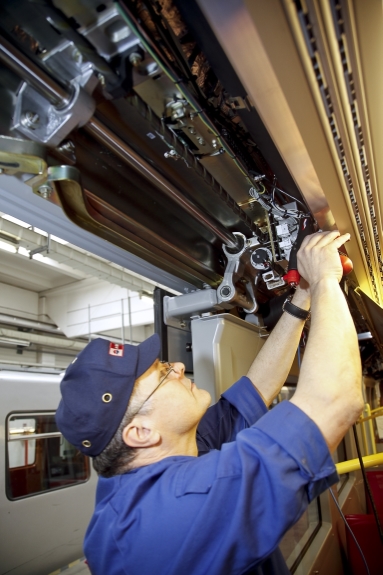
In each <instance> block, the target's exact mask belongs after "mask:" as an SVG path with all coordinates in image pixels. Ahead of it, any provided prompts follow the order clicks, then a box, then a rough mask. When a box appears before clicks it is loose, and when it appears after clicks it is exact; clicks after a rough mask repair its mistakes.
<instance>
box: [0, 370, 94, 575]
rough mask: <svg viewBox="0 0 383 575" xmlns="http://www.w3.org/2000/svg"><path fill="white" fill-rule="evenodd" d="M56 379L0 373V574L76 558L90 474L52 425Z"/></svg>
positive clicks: (38, 573)
mask: <svg viewBox="0 0 383 575" xmlns="http://www.w3.org/2000/svg"><path fill="white" fill-rule="evenodd" d="M60 380H61V377H60V376H59V375H53V374H46V373H40V372H37V373H29V372H18V371H0V393H1V408H0V410H1V414H0V421H1V439H0V457H1V461H2V462H3V465H2V473H1V475H0V513H1V517H2V520H1V527H0V557H1V560H0V572H1V574H2V575H3V574H4V575H5V573H14V574H17V575H42V574H43V573H44V574H48V573H51V572H53V571H56V570H57V569H58V568H60V567H64V566H66V565H68V564H70V563H71V562H73V561H75V560H77V559H79V558H81V557H82V556H83V551H82V542H83V537H84V533H85V529H86V526H87V524H88V522H89V519H90V516H91V513H92V509H93V504H94V495H95V486H96V479H97V477H96V473H95V472H94V471H93V470H92V466H91V464H90V462H89V459H88V458H87V457H85V456H83V455H82V454H81V453H79V452H78V451H77V450H76V449H74V448H73V446H71V445H70V444H68V442H67V441H66V440H65V439H64V438H63V437H62V435H61V433H60V432H59V431H58V429H57V427H56V424H55V420H54V414H55V410H56V408H57V405H58V402H59V398H60V391H59V384H60Z"/></svg>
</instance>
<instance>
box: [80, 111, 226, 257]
mask: <svg viewBox="0 0 383 575" xmlns="http://www.w3.org/2000/svg"><path fill="white" fill-rule="evenodd" d="M84 128H85V130H86V131H87V132H88V133H90V134H91V135H92V136H93V137H95V138H96V139H97V140H98V141H99V142H101V143H102V144H104V145H105V146H106V147H107V148H109V149H110V150H112V151H113V152H114V153H115V154H116V155H117V156H118V157H119V158H121V159H122V160H124V161H125V162H126V163H127V164H129V165H130V166H132V168H134V169H135V170H137V171H138V172H139V173H140V174H142V175H143V176H145V178H146V179H147V180H149V181H150V182H151V183H152V184H154V185H155V186H156V187H157V188H158V189H159V190H161V191H162V192H163V193H164V194H165V195H166V196H168V197H169V198H171V199H172V200H173V201H174V202H176V203H177V204H178V205H179V206H180V207H181V208H182V209H183V210H184V211H185V212H187V213H188V215H189V216H191V217H192V218H194V219H195V220H197V221H198V222H199V223H200V224H202V225H203V226H204V227H205V228H207V229H208V230H210V231H211V232H212V233H213V234H214V235H215V236H217V237H218V238H220V240H222V242H223V243H224V244H226V245H228V246H230V247H233V248H235V247H237V241H236V238H235V236H234V235H233V234H232V233H231V232H228V231H227V230H226V228H225V227H224V226H222V225H221V224H219V223H218V222H217V221H214V220H213V218H211V217H210V216H209V215H208V214H206V213H205V212H204V211H203V210H202V209H201V208H199V207H198V206H197V205H196V204H194V203H193V202H192V201H191V200H189V199H187V198H185V196H183V195H182V194H181V193H180V192H179V191H178V190H177V188H176V187H175V186H173V185H172V184H171V183H170V182H168V181H167V180H166V178H164V176H162V174H160V172H158V171H157V170H156V169H155V168H153V166H151V165H150V164H149V163H148V162H146V161H145V160H144V159H143V158H141V157H140V156H139V155H138V154H137V152H135V151H134V150H133V148H131V147H130V146H129V145H128V144H127V143H126V142H124V141H123V140H121V138H119V137H118V136H116V135H115V134H114V133H113V132H112V131H111V130H109V129H108V128H107V127H106V126H104V125H103V124H102V122H100V121H99V120H98V119H97V118H95V117H93V118H91V119H90V120H89V122H88V123H87V124H86V125H85V126H84Z"/></svg>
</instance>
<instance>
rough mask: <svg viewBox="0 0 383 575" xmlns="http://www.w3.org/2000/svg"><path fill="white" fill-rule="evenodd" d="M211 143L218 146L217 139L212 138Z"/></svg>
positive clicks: (214, 146)
mask: <svg viewBox="0 0 383 575" xmlns="http://www.w3.org/2000/svg"><path fill="white" fill-rule="evenodd" d="M211 145H212V146H213V148H216V147H217V146H218V142H217V140H212V141H211Z"/></svg>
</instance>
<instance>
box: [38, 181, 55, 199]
mask: <svg viewBox="0 0 383 575" xmlns="http://www.w3.org/2000/svg"><path fill="white" fill-rule="evenodd" d="M39 194H40V196H41V197H42V198H44V200H47V199H48V198H49V197H50V195H51V194H52V188H51V187H50V185H49V184H43V185H42V186H40V187H39Z"/></svg>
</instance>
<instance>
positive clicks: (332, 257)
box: [291, 232, 363, 451]
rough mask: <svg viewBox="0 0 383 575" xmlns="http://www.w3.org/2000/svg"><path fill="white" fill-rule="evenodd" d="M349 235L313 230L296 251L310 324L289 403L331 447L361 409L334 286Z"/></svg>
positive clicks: (352, 341) (357, 369) (347, 330)
mask: <svg viewBox="0 0 383 575" xmlns="http://www.w3.org/2000/svg"><path fill="white" fill-rule="evenodd" d="M348 237H349V235H348V234H347V235H346V236H339V233H338V232H325V233H320V234H314V235H312V236H308V237H307V238H306V239H305V240H304V242H303V244H302V248H301V250H300V251H299V253H298V269H299V272H300V274H301V276H302V277H304V278H305V279H306V280H307V281H308V282H309V284H310V293H311V328H310V335H309V339H308V343H307V347H306V350H305V354H304V358H303V361H302V367H301V371H300V375H299V380H298V385H297V390H296V392H295V394H294V396H293V398H292V399H291V402H292V403H294V404H295V405H297V406H298V407H299V408H300V409H302V411H304V412H305V413H306V414H307V415H308V416H309V417H311V419H312V420H313V421H315V423H316V424H317V425H318V427H319V429H320V430H321V432H322V434H323V436H324V438H325V440H326V442H327V444H328V446H329V449H330V451H333V450H334V449H335V448H336V446H337V445H338V443H339V442H340V441H341V439H342V437H343V436H344V434H345V433H346V431H347V430H348V428H349V427H350V426H351V425H352V424H353V423H354V422H355V421H356V419H357V418H358V416H359V415H360V413H361V411H362V409H363V397H362V391H361V379H362V373H361V361H360V353H359V346H358V338H357V335H356V331H355V327H354V323H353V321H352V318H351V315H350V312H349V310H348V306H347V302H346V300H345V297H344V295H343V293H342V291H341V289H340V287H339V281H340V278H341V277H342V267H341V264H340V258H339V254H338V248H339V247H340V246H341V245H343V244H344V242H345V241H346V240H347V239H348Z"/></svg>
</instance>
